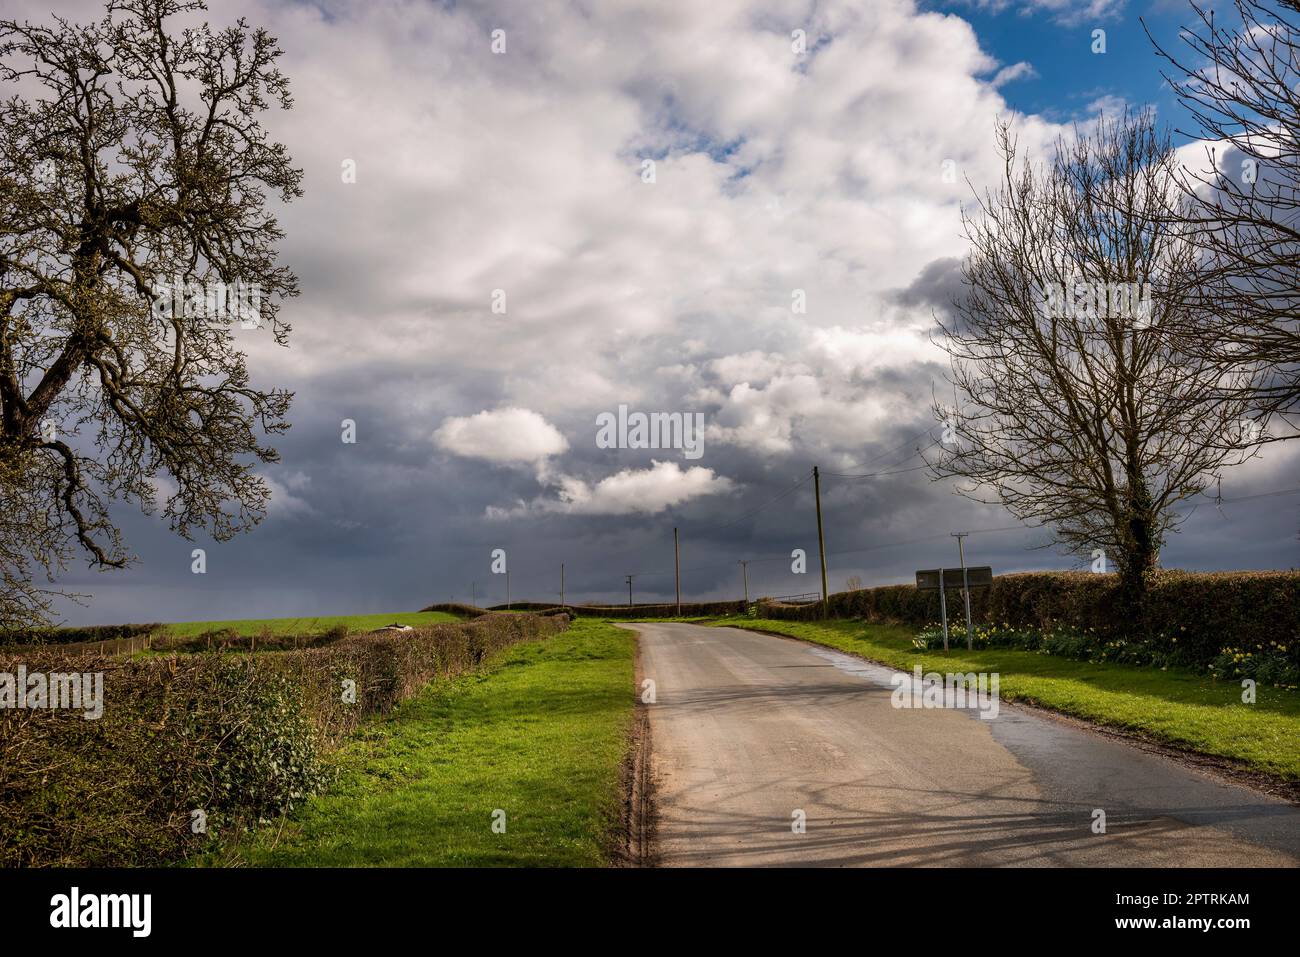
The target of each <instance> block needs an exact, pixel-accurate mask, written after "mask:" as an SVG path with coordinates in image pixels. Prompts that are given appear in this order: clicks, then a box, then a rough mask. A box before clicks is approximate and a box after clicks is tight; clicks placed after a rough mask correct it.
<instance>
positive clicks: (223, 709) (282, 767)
mask: <svg viewBox="0 0 1300 957" xmlns="http://www.w3.org/2000/svg"><path fill="white" fill-rule="evenodd" d="M567 626H568V618H567V617H565V616H555V617H552V618H543V617H540V616H534V615H484V616H482V617H481V618H478V619H476V620H475V621H473V622H468V623H457V624H451V623H448V624H438V625H433V626H430V627H427V628H420V629H416V630H414V631H410V632H393V633H390V634H382V635H366V636H354V637H348V638H343V639H341V640H338V641H336V642H334V643H333V644H330V645H327V646H324V647H316V648H309V649H305V650H301V651H284V652H279V653H275V654H255V655H247V654H234V653H227V654H222V653H219V652H211V653H207V652H205V653H199V654H169V655H157V656H151V657H144V658H135V659H126V658H115V657H109V656H100V655H75V656H74V655H67V654H63V653H61V652H60V651H59V650H58V649H57V648H40V649H34V650H31V651H24V653H23V654H22V655H18V654H12V653H11V654H4V653H0V673H5V672H7V673H9V674H15V673H16V672H17V668H18V666H19V665H20V664H21V665H25V666H26V667H27V670H28V672H29V673H31V672H44V673H49V672H77V673H87V672H97V671H102V672H103V673H104V685H103V716H102V717H100V718H99V719H97V720H86V719H85V718H84V717H83V714H82V712H81V711H72V710H54V709H39V710H29V709H16V708H2V709H0V866H5V867H15V866H63V867H73V866H76V867H123V866H148V865H157V864H163V863H167V862H170V861H176V860H179V859H181V858H183V857H185V856H187V855H189V854H192V853H195V852H198V851H202V850H204V849H206V848H208V847H209V846H210V845H211V841H213V840H216V839H218V838H225V837H229V836H232V835H236V834H238V833H239V832H241V831H242V830H243V829H245V828H247V827H249V826H251V825H254V824H256V823H257V822H259V821H263V820H266V819H268V818H270V817H273V816H274V815H277V814H279V813H282V812H284V811H286V810H289V809H290V808H292V807H293V806H294V805H295V804H296V803H297V802H299V801H300V800H302V799H303V798H304V797H305V796H306V795H308V794H310V793H312V792H313V791H315V790H318V789H319V788H320V787H321V786H322V785H323V784H324V783H325V780H326V779H325V766H324V764H323V763H322V761H321V757H322V756H323V754H324V753H325V752H326V751H328V750H330V749H332V748H333V747H335V746H337V745H338V743H339V742H340V741H341V740H342V739H343V738H344V737H345V736H346V735H347V734H348V733H349V732H351V731H352V730H353V729H355V728H356V726H357V724H358V723H359V722H360V721H361V720H362V718H363V717H364V716H365V715H368V714H376V713H383V712H387V711H390V710H391V709H392V708H393V707H395V706H396V705H397V703H398V702H400V701H401V700H402V699H404V698H406V697H408V696H410V695H411V694H413V693H415V692H416V691H418V690H419V689H420V688H422V687H423V686H424V685H425V684H427V683H428V682H429V681H432V680H434V679H437V678H445V677H450V676H455V675H460V674H464V673H466V672H469V671H472V670H474V669H476V668H478V667H479V666H480V665H481V664H482V663H483V661H484V659H486V658H487V657H488V656H490V655H491V654H493V653H494V652H496V651H498V650H500V649H503V648H505V647H507V646H509V645H512V644H514V643H516V642H519V641H525V640H529V639H535V638H542V637H546V636H548V635H551V634H555V633H556V632H558V631H562V630H563V629H564V628H566V627H567ZM345 679H346V680H350V681H352V682H354V683H355V691H356V696H355V703H347V702H346V701H345V700H344V693H343V692H344V687H345V686H344V681H345ZM194 810H201V811H202V812H203V813H204V814H205V815H206V821H207V835H205V834H194V833H192V829H191V812H192V811H194ZM208 835H210V837H209V836H208Z"/></svg>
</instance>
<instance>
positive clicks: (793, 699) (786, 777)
mask: <svg viewBox="0 0 1300 957" xmlns="http://www.w3.org/2000/svg"><path fill="white" fill-rule="evenodd" d="M624 627H628V628H633V629H635V630H636V631H637V632H639V634H640V646H641V676H642V678H645V679H651V680H653V681H654V683H655V695H656V701H655V703H654V704H650V705H649V706H648V711H649V718H650V730H651V741H652V748H653V758H652V763H653V769H654V775H655V787H656V791H657V793H656V805H657V811H658V815H659V823H658V838H657V850H658V859H659V863H660V864H662V865H666V866H774V865H794V866H809V865H821V866H864V867H874V866H898V865H912V866H915V865H929V866H963V865H965V866H981V867H983V866H1005V865H1016V866H1125V867H1131V866H1157V865H1159V866H1212V867H1215V866H1224V867H1243V866H1245V867H1249V866H1296V865H1297V864H1300V809H1297V808H1295V807H1293V806H1291V805H1289V804H1287V803H1284V802H1282V801H1279V800H1273V799H1271V798H1268V797H1264V796H1261V795H1260V794H1258V793H1257V792H1254V791H1251V790H1249V789H1246V788H1242V787H1238V786H1235V785H1229V784H1226V783H1223V782H1221V781H1220V780H1219V779H1217V778H1214V777H1211V776H1210V775H1208V774H1206V773H1204V772H1201V771H1199V770H1195V769H1190V768H1187V767H1185V766H1183V765H1181V764H1179V763H1177V762H1176V761H1174V760H1172V759H1170V758H1167V757H1165V756H1163V755H1159V754H1153V753H1149V752H1146V751H1143V750H1140V749H1138V748H1135V747H1133V746H1130V745H1128V744H1125V743H1123V742H1121V741H1116V740H1113V739H1109V738H1106V737H1102V736H1100V735H1097V734H1094V733H1091V732H1089V731H1087V730H1082V729H1079V728H1076V727H1072V726H1070V725H1068V724H1066V723H1064V722H1059V721H1055V720H1052V719H1050V718H1045V717H1042V716H1041V715H1038V714H1035V713H1033V712H1031V711H1029V710H1027V709H1023V708H1017V707H1014V706H1012V705H1008V704H1006V703H1003V704H1002V706H1001V709H1000V713H999V715H998V717H996V718H995V719H993V720H982V719H981V718H979V716H978V714H977V713H976V712H974V711H961V710H954V709H947V710H906V709H898V708H894V707H892V706H891V693H892V691H893V686H892V685H891V684H890V680H889V679H890V676H891V675H892V674H894V672H893V670H892V669H888V668H885V667H882V666H877V665H873V664H870V663H868V662H865V661H862V660H861V659H858V658H854V657H852V656H849V655H845V654H842V653H840V652H837V651H833V650H831V649H829V648H820V647H817V646H815V645H810V644H806V643H803V642H799V641H795V640H793V639H785V638H778V637H772V636H768V635H761V634H756V633H752V632H746V631H741V630H737V629H732V628H709V627H703V626H699V625H688V624H679V623H667V622H665V623H638V624H636V625H627V626H624ZM1096 809H1101V810H1104V812H1105V815H1106V833H1105V834H1094V833H1093V831H1092V824H1093V815H1094V811H1095V810H1096ZM799 811H802V812H803V815H804V818H805V820H806V830H805V832H804V833H795V832H794V830H793V829H792V822H793V821H794V820H796V812H799Z"/></svg>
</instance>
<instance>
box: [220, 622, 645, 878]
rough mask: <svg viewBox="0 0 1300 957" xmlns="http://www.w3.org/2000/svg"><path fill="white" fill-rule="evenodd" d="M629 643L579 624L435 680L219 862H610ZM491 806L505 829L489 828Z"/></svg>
mask: <svg viewBox="0 0 1300 957" xmlns="http://www.w3.org/2000/svg"><path fill="white" fill-rule="evenodd" d="M634 647H635V645H634V639H633V636H632V635H631V633H629V632H627V631H622V630H620V629H617V628H615V627H613V626H612V625H609V624H607V623H605V622H601V621H596V620H592V619H584V620H579V621H576V622H574V623H573V625H572V627H571V628H570V629H569V630H568V631H566V632H564V633H562V634H559V635H556V636H554V637H551V638H548V639H546V640H544V641H535V642H527V643H524V644H520V645H516V646H514V647H512V648H510V649H507V650H506V651H504V652H502V653H501V654H500V655H499V656H498V657H497V658H496V659H495V660H493V661H492V662H491V663H490V664H489V665H487V668H486V670H485V671H484V672H482V673H479V674H475V675H471V676H468V677H464V678H458V679H455V680H453V681H447V682H441V683H438V684H435V685H431V686H430V687H429V688H427V689H426V690H425V691H424V692H422V693H421V694H419V695H417V696H416V697H414V698H412V699H410V700H409V701H407V702H404V703H403V704H402V705H401V706H400V707H399V708H398V709H397V710H396V711H394V713H393V714H392V715H389V716H387V717H385V718H382V719H377V720H375V721H373V722H371V723H369V724H367V725H366V726H364V727H363V728H362V729H361V730H360V731H359V732H358V733H357V735H356V736H355V738H354V740H352V741H351V742H349V743H348V744H347V745H345V746H344V747H343V748H342V749H340V750H339V751H338V752H337V753H336V754H335V755H334V756H333V757H332V759H331V760H332V761H333V762H334V763H335V765H336V767H337V769H338V780H337V782H336V784H335V785H334V786H333V787H332V788H331V789H330V791H329V792H328V793H326V794H323V795H320V796H317V797H315V798H312V799H310V800H309V801H308V802H307V803H306V804H305V805H304V806H303V808H302V809H301V810H300V811H298V812H296V813H295V814H294V815H293V818H292V819H291V820H287V821H284V822H281V824H277V825H274V826H271V827H268V828H265V829H263V830H262V831H259V832H258V833H257V834H256V835H255V836H254V838H253V839H252V840H251V842H250V843H248V844H247V845H245V846H244V847H242V848H236V849H232V850H231V851H230V852H228V856H233V857H235V858H237V859H239V860H242V861H244V862H246V863H249V864H252V865H254V866H268V867H357V866H362V867H364V866H402V867H483V866H493V865H497V866H501V865H524V866H601V865H604V864H606V863H607V862H608V859H609V852H610V851H611V849H612V847H613V846H614V844H615V843H616V841H617V837H618V833H617V832H618V829H619V827H620V823H619V818H620V794H619V772H620V767H621V764H622V761H623V758H624V754H625V751H626V747H627V741H628V732H629V730H630V726H631V722H632V715H633V704H634V692H635V689H634V685H633V656H634ZM498 809H500V810H503V811H504V812H505V825H506V826H505V833H495V832H494V831H493V829H492V823H493V813H494V811H496V810H498ZM232 862H233V861H232V860H230V859H226V860H223V861H222V863H232Z"/></svg>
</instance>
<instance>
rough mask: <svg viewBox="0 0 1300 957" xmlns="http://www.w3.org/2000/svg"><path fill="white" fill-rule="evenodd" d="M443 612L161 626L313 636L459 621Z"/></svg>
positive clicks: (175, 630)
mask: <svg viewBox="0 0 1300 957" xmlns="http://www.w3.org/2000/svg"><path fill="white" fill-rule="evenodd" d="M459 620H460V619H459V618H457V617H456V616H455V615H453V614H451V613H450V612H445V611H395V612H387V613H384V614H376V615H325V616H321V617H317V618H240V619H235V620H232V621H177V622H172V623H170V624H167V625H164V626H163V630H164V631H165V632H167V633H168V634H172V635H177V636H180V637H189V636H191V635H201V634H203V633H204V632H205V631H220V630H224V629H227V628H229V629H231V630H232V631H235V632H237V633H238V634H241V635H260V634H262V633H263V631H268V630H269V631H270V632H271V634H273V635H314V634H319V633H320V632H322V631H329V630H330V629H331V628H333V627H335V626H336V625H346V626H347V627H348V629H349V630H350V631H374V630H375V629H376V628H382V627H383V626H384V625H432V624H436V623H437V622H440V621H459Z"/></svg>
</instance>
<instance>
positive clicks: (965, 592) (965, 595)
mask: <svg viewBox="0 0 1300 957" xmlns="http://www.w3.org/2000/svg"><path fill="white" fill-rule="evenodd" d="M969 534H970V532H957V533H955V534H954V535H953V536H952V537H953V538H955V539H957V557H958V559H960V561H961V597H962V600H963V601H965V603H966V650H967V651H970V650H971V634H970V581H969V580H968V579H967V576H966V549H965V548H964V547H963V539H965V538H966V536H967V535H969ZM942 577H943V573H942V572H941V573H940V578H942ZM939 584H940V586H942V585H943V582H942V581H940V583H939Z"/></svg>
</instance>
